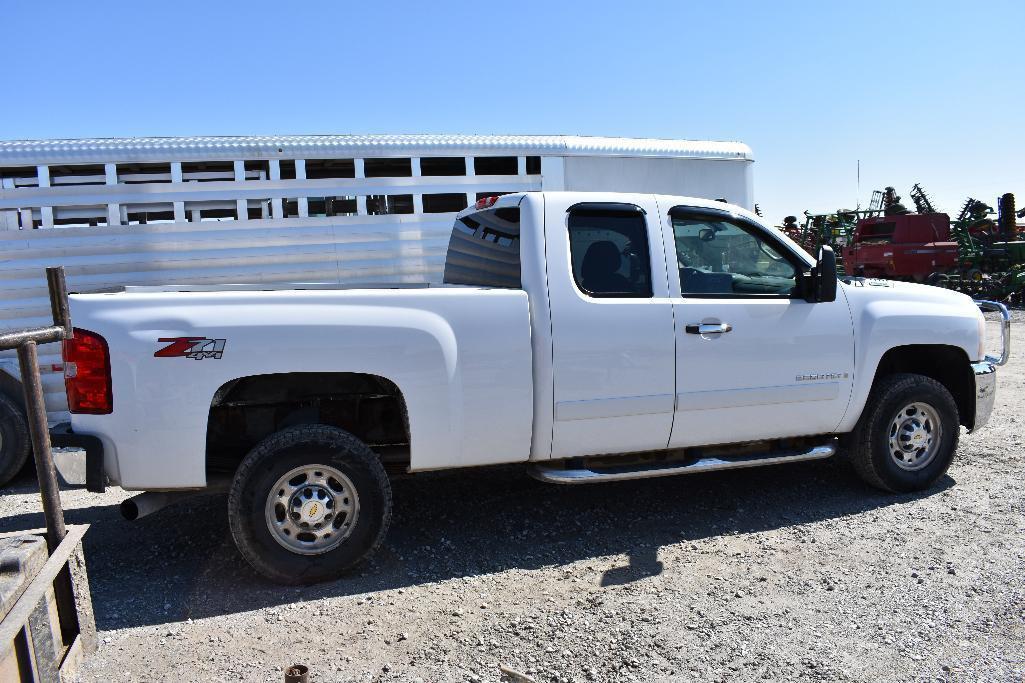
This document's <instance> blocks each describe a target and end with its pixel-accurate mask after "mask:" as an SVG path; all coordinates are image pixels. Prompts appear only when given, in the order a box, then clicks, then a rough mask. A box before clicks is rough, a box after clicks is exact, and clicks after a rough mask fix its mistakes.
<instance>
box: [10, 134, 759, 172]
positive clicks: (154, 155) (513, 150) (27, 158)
mask: <svg viewBox="0 0 1025 683" xmlns="http://www.w3.org/2000/svg"><path fill="white" fill-rule="evenodd" d="M464 154H466V155H474V154H476V155H485V154H492V155H494V154H509V155H513V154H517V155H519V154H524V155H560V156H576V155H583V156H588V155H594V154H601V155H610V156H616V155H623V156H658V157H677V158H681V157H690V158H693V157H700V158H732V159H751V158H752V154H751V148H750V147H748V146H747V145H745V144H743V143H741V142H716V141H698V140H658V139H650V138H647V139H646V138H607V137H588V136H579V135H286V136H245V137H241V136H240V137H180V138H92V139H80V140H12V141H8V142H0V165H7V164H9V165H22V164H31V165H36V164H81V163H116V162H150V161H201V160H233V159H239V158H247V159H280V158H286V159H287V158H298V159H329V158H334V157H340V156H341V157H345V156H359V157H375V156H445V155H464Z"/></svg>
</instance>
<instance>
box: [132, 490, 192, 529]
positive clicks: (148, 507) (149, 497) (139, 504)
mask: <svg viewBox="0 0 1025 683" xmlns="http://www.w3.org/2000/svg"><path fill="white" fill-rule="evenodd" d="M194 493H195V491H146V492H145V493H140V494H139V495H137V496H133V497H131V498H128V499H127V500H123V501H121V516H122V517H124V518H125V519H127V520H128V521H130V522H134V521H135V520H137V519H139V518H140V517H145V516H146V515H149V514H152V513H154V512H156V511H157V510H161V509H163V508H165V507H167V506H168V505H170V504H171V503H175V502H177V501H178V500H180V499H182V498H185V497H186V496H189V495H192V494H194Z"/></svg>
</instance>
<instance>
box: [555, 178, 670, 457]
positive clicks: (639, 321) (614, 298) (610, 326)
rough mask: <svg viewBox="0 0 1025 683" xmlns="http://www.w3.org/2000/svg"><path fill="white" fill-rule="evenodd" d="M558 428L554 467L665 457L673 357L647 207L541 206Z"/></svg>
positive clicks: (654, 227) (661, 256)
mask: <svg viewBox="0 0 1025 683" xmlns="http://www.w3.org/2000/svg"><path fill="white" fill-rule="evenodd" d="M545 240H546V255H547V263H548V289H549V296H550V302H551V303H550V305H551V317H552V340H553V341H552V360H553V374H554V401H555V406H554V408H555V420H554V426H553V435H552V436H553V442H552V457H553V458H565V457H573V456H582V455H593V454H599V453H624V452H630V451H643V450H652V449H664V448H665V447H666V443H667V442H668V440H669V433H670V430H671V428H672V420H673V400H674V392H675V381H676V376H675V368H674V366H675V362H676V359H675V352H674V343H675V341H674V336H673V311H672V303H671V301H670V299H669V296H668V294H669V290H668V279H667V275H666V265H665V250H664V245H663V243H662V230H661V225H660V221H659V218H658V214H657V206H656V205H655V203H654V200H653V198H645V199H643V200H638V201H628V202H613V203H594V202H584V203H582V202H579V201H575V200H574V199H573V195H572V194H561V193H560V194H553V195H546V196H545Z"/></svg>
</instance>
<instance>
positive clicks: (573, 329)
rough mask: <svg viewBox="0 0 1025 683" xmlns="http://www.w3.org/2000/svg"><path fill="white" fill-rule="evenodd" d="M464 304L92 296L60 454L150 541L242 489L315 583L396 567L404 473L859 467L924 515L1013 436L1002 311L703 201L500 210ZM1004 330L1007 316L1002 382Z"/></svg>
mask: <svg viewBox="0 0 1025 683" xmlns="http://www.w3.org/2000/svg"><path fill="white" fill-rule="evenodd" d="M444 280H445V285H444V286H439V287H436V286H431V287H426V286H425V287H402V286H396V287H378V288H362V289H344V288H339V287H337V286H330V287H325V286H317V285H308V286H304V285H292V286H290V288H288V289H268V288H267V287H266V286H263V287H261V286H243V285H239V286H220V287H175V288H146V287H143V288H128V289H127V290H125V291H119V292H114V293H103V294H81V295H74V296H72V297H71V311H72V320H73V321H74V324H75V327H76V330H75V336H74V339H73V340H71V341H68V342H65V350H64V353H65V361H66V370H65V375H66V380H65V381H66V385H67V394H68V402H69V405H70V410H71V413H72V421H71V425H70V427H66V428H64V429H61V430H57V431H56V433H55V436H54V439H55V440H56V441H57V443H58V444H60V445H72V444H78V445H83V446H85V447H86V452H85V454H84V455H83V456H81V457H82V458H84V461H85V463H84V465H85V466H84V468H82V469H84V471H85V472H86V474H87V479H88V483H89V487H90V488H91V489H93V490H102V488H103V487H104V486H105V485H106V484H107V482H108V481H109V482H111V483H113V484H116V485H119V486H121V487H122V488H124V489H134V490H141V491H147V492H148V493H144V494H142V495H141V496H137V497H136V498H134V499H131V500H129V501H128V502H127V508H126V509H127V510H128V513H129V515H130V516H131V515H139V514H144V513H145V512H147V511H149V510H151V509H153V508H155V507H158V506H159V505H160V504H161V503H162V502H164V501H166V500H167V499H168V496H167V495H166V493H160V492H174V491H184V490H196V489H204V488H208V487H211V486H213V485H214V482H216V481H218V480H221V481H225V480H230V489H229V490H230V493H229V496H228V505H229V519H230V525H231V532H232V534H233V536H234V538H235V541H236V543H237V545H238V548H239V550H240V551H241V553H242V555H243V556H245V558H246V559H247V560H248V561H249V562H250V563H251V564H252V565H253V567H255V568H256V570H258V571H259V572H260V573H262V574H264V575H266V576H267V577H270V578H271V579H273V580H276V581H280V582H287V583H305V582H311V581H318V580H324V579H329V578H333V577H336V576H338V575H340V574H341V573H342V572H344V571H345V570H347V569H349V568H350V567H352V566H353V565H355V564H356V563H358V562H359V561H361V560H362V559H364V558H366V557H367V556H368V555H369V554H370V553H371V552H372V551H373V550H374V549H375V548H376V547H377V546H378V545H379V544H380V543H381V541H382V539H383V537H384V535H385V532H386V530H387V528H388V524H389V520H390V516H391V495H392V494H391V488H390V484H389V476H388V475H389V474H393V473H405V472H422V471H425V470H438V469H445V468H456V467H472V466H483V465H495V464H499V463H527V464H529V467H530V470H531V472H532V473H533V474H534V475H535V476H537V477H538V478H540V479H542V480H544V481H549V482H556V483H582V482H601V481H610V480H618V479H628V478H641V477H655V476H663V475H671V474H684V473H688V472H702V471H709V470H722V469H729V468H736V467H751V466H757V465H770V464H778V463H788V462H797V461H802V460H813V459H819V458H827V457H830V456H832V455H833V454H834V453H835V452H836V451H837V449H838V446H839V444H843V446H844V451H845V453H846V456H847V457H849V458H850V460H851V462H852V463H853V465H854V468H855V470H856V471H857V472H858V473H859V474H860V475H861V476H862V477H863V478H864V479H865V480H866V481H867V482H868V483H869V484H871V485H873V486H876V487H878V488H881V489H884V490H887V491H898V492H900V491H915V490H921V489H926V488H928V487H930V486H931V485H933V483H934V482H936V480H937V479H939V478H940V477H941V476H942V475H943V474H944V473H945V472H946V470H947V468H948V467H949V465H950V463H951V460H952V458H953V457H954V452H955V450H956V447H957V442H958V435H959V431H960V427H961V426H964V427H966V428H967V429H969V430H974V429H978V428H980V427H981V426H983V425H984V424H985V422H986V420H987V419H988V417H989V415H990V411H991V409H992V407H993V401H994V395H995V389H996V383H995V366H996V365H999V364H1002V363H1003V362H1005V361H1006V359H1007V354H1008V350H1009V349H1008V345H1009V339H1010V335H1009V318H1008V316H1007V312H1006V309H1004V308H1003V307H1002V306H1000V305H999V304H992V303H989V302H973V301H972V300H971V299H969V298H968V297H966V296H964V295H962V294H956V293H952V292H950V291H947V290H943V289H937V288H933V287H926V286H921V285H914V284H905V283H896V282H885V281H878V280H865V279H860V278H854V279H843V280H838V278H837V275H836V264H835V260H834V258H833V254H832V252H830V251H829V250H828V249H824V250H822V252H820V254H819V257H818V260H817V261H816V260H815V259H813V258H811V257H810V256H808V255H807V254H806V253H805V252H803V251H802V250H801V249H800V248H799V247H798V246H796V245H795V244H794V243H793V242H791V241H790V240H788V239H787V238H786V237H785V236H783V235H782V234H780V233H779V232H778V231H776V230H774V229H772V228H769V227H766V226H765V225H764V224H762V223H761V221H760V220H759V219H758V218H757V217H756V216H754V215H753V214H751V213H749V212H747V211H745V210H743V209H741V208H739V207H736V206H732V205H729V204H725V203H720V202H714V201H707V200H700V199H691V198H685V197H672V196H662V195H642V194H612V193H580V192H543V193H540V192H539V193H519V194H510V195H505V196H502V197H498V198H495V197H490V198H487V199H483V200H481V201H479V202H478V203H477V205H476V206H475V207H471V208H470V209H467V210H465V211H463V212H461V213H460V214H458V216H457V218H456V221H455V225H454V228H453V231H452V237H451V241H450V245H449V249H448V253H447V258H446V264H445V276H444ZM980 307H982V308H990V309H994V310H998V311H1000V312H1001V314H1002V316H1003V321H1002V326H1001V345H1002V349H1001V351H1000V355H999V356H987V355H986V334H985V330H986V323H985V320H984V316H983V315H982V313H981V312H980ZM72 457H74V456H70V455H67V454H65V455H64V456H62V458H61V460H60V462H59V464H60V466H61V468H62V470H67V471H69V472H70V471H72V470H74V467H72V465H74V464H75V463H74V462H69V459H70V458H72ZM795 475H797V476H799V473H798V472H795ZM69 476H71V475H69Z"/></svg>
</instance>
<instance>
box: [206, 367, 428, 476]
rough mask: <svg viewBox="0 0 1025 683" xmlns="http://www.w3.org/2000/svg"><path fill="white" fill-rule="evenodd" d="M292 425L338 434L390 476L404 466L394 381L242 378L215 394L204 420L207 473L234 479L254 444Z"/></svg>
mask: <svg viewBox="0 0 1025 683" xmlns="http://www.w3.org/2000/svg"><path fill="white" fill-rule="evenodd" d="M298 424H324V425H331V426H333V427H339V428H341V429H344V430H345V431H347V432H349V433H351V434H353V435H354V436H356V437H357V438H359V439H360V440H361V441H363V442H364V443H366V444H367V445H368V446H370V448H371V449H373V450H374V452H375V453H377V454H378V456H379V457H380V458H381V460H382V462H383V463H384V465H385V467H386V469H388V470H389V471H390V472H395V473H398V472H405V471H406V469H407V468H408V466H409V419H408V414H407V412H406V403H405V399H404V398H403V396H402V392H401V391H400V390H399V388H398V387H397V386H396V385H395V383H394V382H392V381H390V380H388V379H386V378H384V377H379V376H377V375H367V374H360V373H349V372H330V373H320V372H294V373H281V374H272V375H254V376H250V377H242V378H239V379H235V380H232V381H230V382H227V383H226V384H224V385H222V386H221V387H220V388H219V389H218V390H217V393H215V394H214V397H213V400H212V401H211V403H210V415H209V419H208V421H207V430H206V471H207V474H208V475H210V474H214V475H216V474H225V473H233V472H234V471H235V469H236V468H237V467H238V464H239V463H240V462H241V461H242V458H244V457H245V455H246V453H248V452H249V451H250V450H251V449H252V448H253V447H254V446H255V445H256V444H257V443H259V442H260V441H262V440H263V439H264V438H266V437H267V436H269V435H271V434H273V433H274V432H277V431H279V430H281V429H284V428H285V427H291V426H293V425H298Z"/></svg>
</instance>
